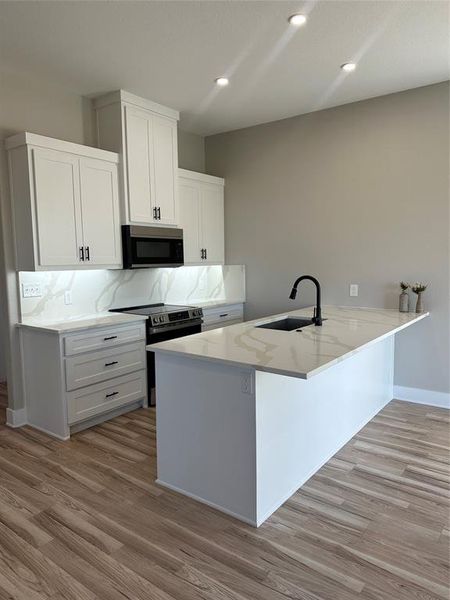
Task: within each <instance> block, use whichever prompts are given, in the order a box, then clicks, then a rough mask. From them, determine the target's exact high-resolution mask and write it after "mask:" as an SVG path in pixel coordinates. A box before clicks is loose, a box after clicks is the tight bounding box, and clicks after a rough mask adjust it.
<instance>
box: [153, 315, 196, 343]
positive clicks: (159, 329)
mask: <svg viewBox="0 0 450 600" xmlns="http://www.w3.org/2000/svg"><path fill="white" fill-rule="evenodd" d="M202 323H203V320H202V319H195V320H193V321H183V322H182V323H177V325H167V324H164V325H159V326H156V327H149V328H148V329H147V333H148V335H149V336H151V335H153V334H155V333H164V332H165V331H176V330H177V329H189V328H190V327H196V326H198V325H201V324H202ZM175 339H178V338H175ZM151 343H152V342H151V340H149V339H148V340H147V344H151ZM153 343H155V342H153Z"/></svg>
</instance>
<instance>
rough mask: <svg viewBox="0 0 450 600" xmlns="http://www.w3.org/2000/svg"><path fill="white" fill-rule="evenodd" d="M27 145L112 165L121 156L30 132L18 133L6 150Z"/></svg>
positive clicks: (6, 146)
mask: <svg viewBox="0 0 450 600" xmlns="http://www.w3.org/2000/svg"><path fill="white" fill-rule="evenodd" d="M27 145H28V146H36V147H40V148H45V149H46V150H49V149H50V150H56V151H58V152H69V153H70V154H76V155H77V156H85V157H87V158H96V159H98V160H105V161H107V162H111V163H118V162H119V155H118V154H117V153H116V152H110V151H109V150H100V149H99V148H93V147H92V146H83V145H82V144H74V143H73V142H66V141H65V140H57V139H56V138H51V137H47V136H45V135H39V134H37V133H30V132H29V131H23V132H21V133H17V134H16V135H13V136H11V137H9V138H8V139H6V140H5V148H6V150H12V149H13V148H19V147H20V146H27Z"/></svg>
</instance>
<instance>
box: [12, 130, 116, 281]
mask: <svg viewBox="0 0 450 600" xmlns="http://www.w3.org/2000/svg"><path fill="white" fill-rule="evenodd" d="M6 148H7V149H8V153H9V171H10V184H11V200H12V214H13V227H14V237H15V247H16V268H17V270H19V271H42V270H51V269H63V268H66V269H86V268H99V267H103V268H120V267H121V266H122V256H121V253H122V251H121V233H120V215H119V192H118V189H119V188H118V162H119V156H118V155H117V154H113V153H112V152H105V151H104V150H98V149H97V148H90V147H88V146H80V145H79V144H72V143H71V142H64V141H61V140H55V139H53V138H47V137H44V136H41V135H35V134H32V133H22V134H18V135H15V136H13V137H11V138H8V140H6Z"/></svg>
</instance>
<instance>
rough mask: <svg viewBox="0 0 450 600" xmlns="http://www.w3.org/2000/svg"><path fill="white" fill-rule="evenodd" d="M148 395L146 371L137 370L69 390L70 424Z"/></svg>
mask: <svg viewBox="0 0 450 600" xmlns="http://www.w3.org/2000/svg"><path fill="white" fill-rule="evenodd" d="M146 396H147V374H146V371H137V372H136V373H132V374H131V375H124V376H123V377H117V378H116V379H114V380H111V381H107V382H103V383H98V384H96V385H92V386H89V387H87V388H83V389H81V390H77V391H75V392H69V393H68V394H67V414H68V419H69V425H72V424H73V423H78V422H79V421H84V420H86V419H89V418H90V417H94V416H95V415H99V414H102V413H106V412H108V411H110V410H113V409H115V408H119V407H120V406H124V405H126V404H131V403H132V402H136V401H137V400H141V399H144V398H146Z"/></svg>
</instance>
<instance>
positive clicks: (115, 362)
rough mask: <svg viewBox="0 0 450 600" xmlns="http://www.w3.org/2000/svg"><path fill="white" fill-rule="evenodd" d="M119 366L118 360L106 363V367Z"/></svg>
mask: <svg viewBox="0 0 450 600" xmlns="http://www.w3.org/2000/svg"><path fill="white" fill-rule="evenodd" d="M118 364H119V361H118V360H113V361H112V362H109V363H105V367H111V366H112V365H118Z"/></svg>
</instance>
